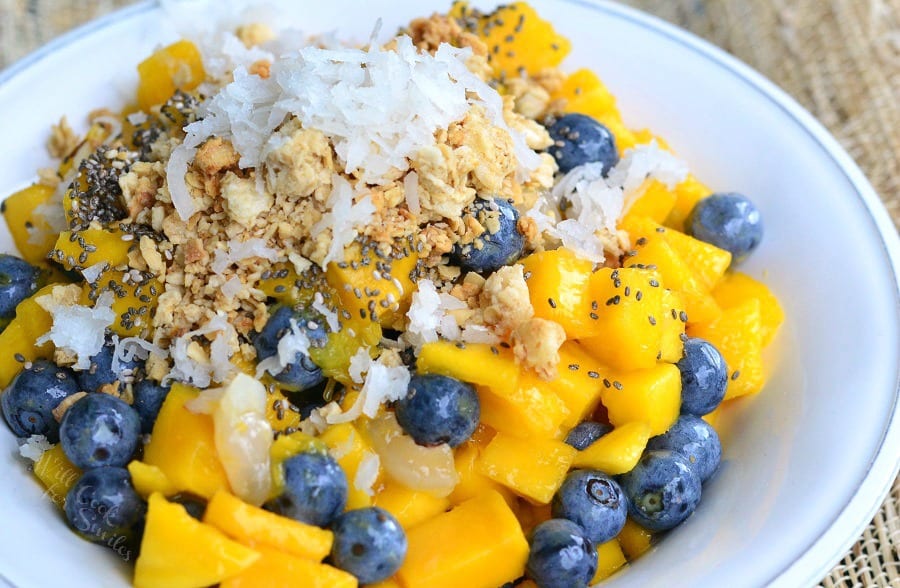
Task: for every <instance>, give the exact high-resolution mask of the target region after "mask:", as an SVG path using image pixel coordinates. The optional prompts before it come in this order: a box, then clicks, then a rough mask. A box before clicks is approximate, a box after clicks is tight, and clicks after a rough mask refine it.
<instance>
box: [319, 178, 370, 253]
mask: <svg viewBox="0 0 900 588" xmlns="http://www.w3.org/2000/svg"><path fill="white" fill-rule="evenodd" d="M326 206H327V207H328V210H329V212H326V213H325V214H323V215H322V218H321V219H320V220H319V222H317V223H316V224H314V225H313V227H312V229H311V230H310V234H311V235H312V238H313V239H315V238H316V237H318V236H319V235H320V234H322V233H323V232H324V231H325V230H326V229H331V244H330V245H329V246H328V254H327V255H325V258H324V259H323V260H322V262H321V264H320V265H321V266H322V269H325V266H327V265H328V262H330V261H343V260H344V248H345V247H346V246H347V245H349V244H350V243H351V242H352V241H353V240H354V239H355V238H356V236H357V234H358V227H361V226H364V225H365V224H367V223H368V222H369V220H370V219H371V218H372V215H373V214H375V205H374V204H372V199H371V198H370V197H369V196H364V197H362V198H361V199H360V200H359V202H356V203H354V202H353V187H352V186H351V185H350V182H348V181H347V180H345V179H344V178H343V177H342V176H339V175H337V174H334V175H332V177H331V194H329V196H328V201H327V202H326Z"/></svg>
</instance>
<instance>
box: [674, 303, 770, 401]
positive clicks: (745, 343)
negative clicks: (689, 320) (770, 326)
mask: <svg viewBox="0 0 900 588" xmlns="http://www.w3.org/2000/svg"><path fill="white" fill-rule="evenodd" d="M688 334H689V335H690V336H691V337H700V338H701V339H706V340H707V341H709V342H710V343H712V344H713V345H714V346H715V347H716V349H718V350H719V352H721V353H722V357H724V358H725V365H726V366H728V370H729V379H728V387H727V388H725V399H726V400H729V399H731V398H737V397H738V396H745V395H747V394H756V393H757V392H759V391H760V390H762V387H763V385H764V384H765V380H766V376H765V372H764V371H763V362H762V313H761V311H760V303H759V300H758V299H756V298H751V299H748V300H746V301H745V302H743V303H741V304H739V305H737V306H734V307H732V308H728V309H726V310H724V311H723V312H722V316H720V317H719V318H717V319H716V320H714V321H712V322H710V323H702V324H698V325H693V326H691V325H688Z"/></svg>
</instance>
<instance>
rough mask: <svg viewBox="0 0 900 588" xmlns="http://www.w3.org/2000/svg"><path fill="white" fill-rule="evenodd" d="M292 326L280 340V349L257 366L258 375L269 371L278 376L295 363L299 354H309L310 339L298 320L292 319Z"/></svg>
mask: <svg viewBox="0 0 900 588" xmlns="http://www.w3.org/2000/svg"><path fill="white" fill-rule="evenodd" d="M289 324H290V328H289V330H288V332H287V333H285V334H284V335H283V336H282V337H281V339H279V340H278V351H277V353H275V354H274V355H272V356H270V357H267V358H265V359H264V360H262V361H261V362H259V363H258V364H257V366H256V377H257V378H261V377H262V376H263V374H265V373H266V372H269V373H270V374H272V375H273V376H277V375H278V374H280V373H281V372H283V371H284V370H285V369H286V368H287V366H289V365H290V364H292V363H294V361H296V358H297V354H300V355H309V347H310V344H311V343H310V340H309V337H308V336H307V335H306V332H305V331H303V330H302V329H301V328H300V327H298V326H297V321H296V320H294V319H291V320H290V323H289Z"/></svg>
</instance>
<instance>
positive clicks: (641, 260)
mask: <svg viewBox="0 0 900 588" xmlns="http://www.w3.org/2000/svg"><path fill="white" fill-rule="evenodd" d="M627 220H628V222H627V223H623V224H622V228H624V229H625V230H626V231H628V234H629V236H630V237H631V241H632V244H633V246H634V250H633V251H632V252H630V253H629V256H628V258H627V259H626V260H625V266H626V267H656V269H657V270H659V273H660V275H661V276H662V280H663V282H665V285H666V287H667V288H671V289H672V290H676V291H678V292H680V293H681V294H682V297H683V298H684V304H685V306H686V307H687V315H688V321H690V322H707V321H710V320H712V319H714V318H716V317H717V316H718V315H719V314H720V313H721V310H720V309H719V307H718V305H717V304H716V302H715V300H713V298H712V296H711V295H710V293H709V290H708V289H707V288H706V286H705V285H704V284H703V283H701V281H700V279H699V278H698V277H697V276H696V275H695V274H694V271H693V269H691V267H690V266H689V265H688V264H687V262H685V260H684V259H682V258H681V256H680V255H679V254H678V252H677V251H676V250H675V249H674V248H673V247H672V245H670V244H669V242H668V241H667V240H666V238H665V236H664V233H665V231H667V230H668V229H666V228H664V227H660V226H659V225H657V224H656V223H654V222H653V221H651V220H650V219H648V218H643V217H640V218H633V219H627Z"/></svg>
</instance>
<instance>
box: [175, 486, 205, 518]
mask: <svg viewBox="0 0 900 588" xmlns="http://www.w3.org/2000/svg"><path fill="white" fill-rule="evenodd" d="M168 500H169V502H177V503H178V504H180V505H181V506H183V507H184V510H186V511H187V513H188V514H189V515H191V516H192V517H193V518H195V519H197V520H198V521H202V520H203V515H204V514H205V513H206V500H205V499H203V498H200V497H199V496H195V495H193V494H190V493H188V492H181V493H179V494H175V495H174V496H170V497H169V498H168Z"/></svg>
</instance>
